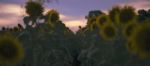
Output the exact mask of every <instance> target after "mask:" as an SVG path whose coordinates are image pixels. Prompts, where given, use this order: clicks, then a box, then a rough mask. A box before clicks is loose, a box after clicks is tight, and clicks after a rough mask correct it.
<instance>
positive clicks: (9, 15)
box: [0, 0, 150, 32]
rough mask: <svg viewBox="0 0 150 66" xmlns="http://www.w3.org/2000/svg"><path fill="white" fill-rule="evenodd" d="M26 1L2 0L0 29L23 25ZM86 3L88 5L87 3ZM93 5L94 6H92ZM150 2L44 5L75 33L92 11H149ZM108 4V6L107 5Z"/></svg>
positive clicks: (88, 0)
mask: <svg viewBox="0 0 150 66" xmlns="http://www.w3.org/2000/svg"><path fill="white" fill-rule="evenodd" d="M25 2H26V0H11V1H9V0H1V1H0V8H1V11H0V27H3V26H5V27H13V26H15V25H17V24H18V23H20V24H23V21H22V19H23V16H25V15H26V14H25V9H24V8H23V7H24V5H25ZM85 2H86V3H85ZM91 3H92V4H91ZM149 3H150V1H149V0H132V1H130V0H126V1H125V0H124V1H121V0H111V1H109V0H94V1H91V0H86V1H85V0H82V1H80V0H74V1H68V0H59V2H52V3H44V5H43V6H44V8H45V12H46V11H48V10H50V9H55V10H57V11H58V12H59V13H60V20H61V21H62V22H63V23H64V24H65V25H66V26H67V27H69V28H70V29H71V30H72V31H73V32H75V31H77V30H78V26H82V27H84V26H85V25H86V19H85V16H86V15H88V12H89V11H91V10H101V11H103V12H105V13H107V12H108V11H109V10H110V9H111V8H112V7H113V6H116V5H119V6H124V5H129V6H132V7H134V8H135V9H136V10H139V9H149V7H150V4H149ZM106 4H108V5H106Z"/></svg>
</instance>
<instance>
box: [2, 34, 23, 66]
mask: <svg viewBox="0 0 150 66" xmlns="http://www.w3.org/2000/svg"><path fill="white" fill-rule="evenodd" d="M23 57H24V51H23V47H22V46H21V43H20V42H19V40H17V39H16V38H14V37H13V36H11V35H9V34H6V35H3V36H1V38H0V64H17V63H18V62H19V61H21V59H22V58H23Z"/></svg>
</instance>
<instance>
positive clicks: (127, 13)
mask: <svg viewBox="0 0 150 66" xmlns="http://www.w3.org/2000/svg"><path fill="white" fill-rule="evenodd" d="M134 10H135V9H134V8H133V7H130V6H125V7H123V8H122V9H121V12H120V14H119V23H120V24H121V23H123V24H125V23H127V22H129V21H131V20H133V19H134V18H135V16H136V14H135V11H134Z"/></svg>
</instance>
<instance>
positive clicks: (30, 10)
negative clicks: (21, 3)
mask: <svg viewBox="0 0 150 66" xmlns="http://www.w3.org/2000/svg"><path fill="white" fill-rule="evenodd" d="M25 8H26V13H27V14H28V15H29V16H30V18H31V19H32V22H33V23H35V22H36V19H37V18H38V17H40V16H42V13H43V11H44V8H43V6H42V5H41V4H39V3H37V2H33V1H29V2H27V3H26V6H25Z"/></svg>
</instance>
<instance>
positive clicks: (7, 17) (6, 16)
mask: <svg viewBox="0 0 150 66" xmlns="http://www.w3.org/2000/svg"><path fill="white" fill-rule="evenodd" d="M0 9H1V10H0V26H1V27H2V26H9V27H12V26H15V25H16V24H18V23H21V16H22V14H23V13H22V10H23V9H22V8H21V7H20V5H17V4H7V3H0Z"/></svg>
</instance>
